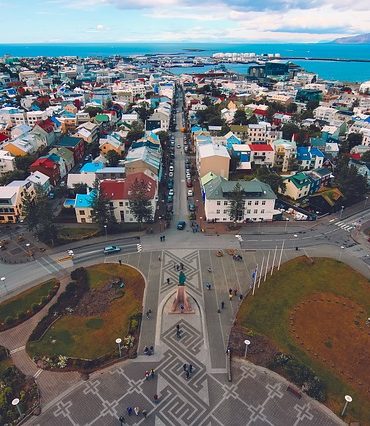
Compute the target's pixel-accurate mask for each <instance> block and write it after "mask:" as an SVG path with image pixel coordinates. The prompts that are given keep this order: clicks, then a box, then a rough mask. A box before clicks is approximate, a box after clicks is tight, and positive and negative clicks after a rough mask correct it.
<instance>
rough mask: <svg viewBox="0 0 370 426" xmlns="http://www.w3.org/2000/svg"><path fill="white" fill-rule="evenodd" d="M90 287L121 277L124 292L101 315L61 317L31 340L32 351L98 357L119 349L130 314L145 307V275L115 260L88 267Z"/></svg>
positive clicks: (94, 287) (125, 333)
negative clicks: (143, 302)
mask: <svg viewBox="0 0 370 426" xmlns="http://www.w3.org/2000/svg"><path fill="white" fill-rule="evenodd" d="M87 271H88V275H89V285H90V289H91V290H90V291H96V290H99V289H101V288H102V287H104V286H105V285H106V284H107V281H109V280H110V279H112V278H117V277H122V278H123V281H124V283H125V288H124V294H123V296H121V297H119V298H117V299H114V300H112V301H111V302H110V303H109V305H108V306H107V309H106V310H105V311H104V312H103V313H101V314H100V315H94V316H82V315H74V314H72V315H68V316H63V317H62V318H60V319H59V320H58V321H57V322H56V323H55V324H54V325H53V326H52V327H51V328H50V329H49V330H48V331H47V333H46V334H45V335H44V337H43V338H42V339H41V340H40V341H38V342H29V343H28V344H27V348H28V351H29V353H31V355H33V354H43V355H49V356H51V355H65V356H67V357H76V358H82V359H95V358H99V357H100V356H102V355H105V354H107V353H110V352H113V351H115V350H116V343H115V340H116V338H117V337H121V338H124V337H125V336H126V335H127V331H128V328H129V318H130V317H131V316H132V315H133V314H136V313H139V312H141V310H142V298H143V293H144V286H145V283H144V279H143V277H142V275H141V274H140V273H139V272H138V271H137V270H136V269H134V268H131V267H129V266H126V265H122V266H121V265H118V264H112V263H106V264H100V265H95V266H92V267H89V268H87Z"/></svg>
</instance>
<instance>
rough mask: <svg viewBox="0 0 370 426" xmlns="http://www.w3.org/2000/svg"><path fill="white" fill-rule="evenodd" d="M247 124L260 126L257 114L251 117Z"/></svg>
mask: <svg viewBox="0 0 370 426" xmlns="http://www.w3.org/2000/svg"><path fill="white" fill-rule="evenodd" d="M247 124H258V119H257V117H256V116H255V114H253V115H251V116H250V117H249V118H248V120H247Z"/></svg>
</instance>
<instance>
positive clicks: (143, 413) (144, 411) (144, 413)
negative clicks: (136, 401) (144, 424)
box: [141, 409, 148, 419]
mask: <svg viewBox="0 0 370 426" xmlns="http://www.w3.org/2000/svg"><path fill="white" fill-rule="evenodd" d="M141 414H142V415H143V417H144V419H146V416H147V415H148V413H147V411H146V410H145V409H144V410H142V411H141Z"/></svg>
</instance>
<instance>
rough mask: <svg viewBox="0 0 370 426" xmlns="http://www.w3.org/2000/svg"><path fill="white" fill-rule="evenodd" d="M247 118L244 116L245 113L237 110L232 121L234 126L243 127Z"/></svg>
mask: <svg viewBox="0 0 370 426" xmlns="http://www.w3.org/2000/svg"><path fill="white" fill-rule="evenodd" d="M247 121H248V120H247V116H246V114H245V111H244V110H242V109H238V110H236V111H235V114H234V120H233V123H234V124H239V125H241V126H245V125H246V124H247Z"/></svg>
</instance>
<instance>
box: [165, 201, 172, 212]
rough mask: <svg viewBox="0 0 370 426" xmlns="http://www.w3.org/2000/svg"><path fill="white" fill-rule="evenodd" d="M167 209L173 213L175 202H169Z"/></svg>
mask: <svg viewBox="0 0 370 426" xmlns="http://www.w3.org/2000/svg"><path fill="white" fill-rule="evenodd" d="M166 210H167V211H168V212H169V213H171V212H172V210H173V204H172V203H168V204H167V207H166Z"/></svg>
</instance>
